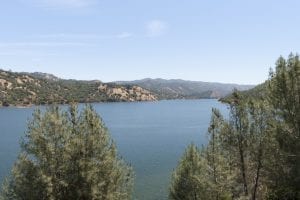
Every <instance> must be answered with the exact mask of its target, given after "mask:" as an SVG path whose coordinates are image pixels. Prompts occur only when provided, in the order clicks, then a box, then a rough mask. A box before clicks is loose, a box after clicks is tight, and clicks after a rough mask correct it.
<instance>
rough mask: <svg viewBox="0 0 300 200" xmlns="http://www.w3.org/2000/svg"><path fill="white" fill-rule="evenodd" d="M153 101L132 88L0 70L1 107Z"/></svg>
mask: <svg viewBox="0 0 300 200" xmlns="http://www.w3.org/2000/svg"><path fill="white" fill-rule="evenodd" d="M155 100H157V97H156V96H155V95H153V94H152V93H151V92H149V91H148V90H145V89H143V88H141V87H139V86H134V85H116V84H113V83H111V84H106V83H102V82H100V81H78V80H64V79H59V78H57V77H55V76H53V75H50V74H44V73H16V72H10V71H4V70H0V106H1V105H2V106H9V105H15V106H28V105H32V104H37V105H43V104H53V103H59V104H65V103H70V102H73V101H74V102H80V103H90V102H107V101H109V102H115V101H155Z"/></svg>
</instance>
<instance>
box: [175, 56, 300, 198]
mask: <svg viewBox="0 0 300 200" xmlns="http://www.w3.org/2000/svg"><path fill="white" fill-rule="evenodd" d="M262 87H265V89H264V92H265V94H264V95H265V96H264V98H249V97H247V96H245V95H241V94H240V93H239V92H237V91H236V92H234V93H233V94H232V96H231V98H230V101H228V102H229V103H230V104H229V106H230V117H229V119H224V118H223V117H222V116H221V114H220V113H219V111H217V110H216V109H213V111H212V118H211V123H210V126H209V130H208V133H209V138H210V139H209V143H208V145H207V146H206V147H204V148H202V149H201V150H198V149H197V148H196V147H195V146H193V145H192V146H190V147H188V149H187V151H186V153H185V154H184V155H183V157H182V159H181V161H180V162H179V164H178V167H177V169H176V170H175V171H174V173H173V178H172V181H171V186H170V193H169V194H170V195H169V197H170V199H173V200H175V199H176V200H177V199H188V200H200V199H208V200H210V199H212V200H221V199H251V200H256V199H270V200H297V199H300V60H299V56H298V55H296V56H294V55H292V54H291V55H290V56H289V58H288V59H284V58H282V57H280V58H279V59H278V61H277V63H276V68H275V71H274V72H271V73H270V78H269V80H268V81H267V83H266V85H264V86H262Z"/></svg>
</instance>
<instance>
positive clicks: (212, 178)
mask: <svg viewBox="0 0 300 200" xmlns="http://www.w3.org/2000/svg"><path fill="white" fill-rule="evenodd" d="M223 126H224V119H223V116H222V115H221V113H220V111H219V110H217V109H215V108H213V109H212V116H211V121H210V125H209V127H208V135H209V143H208V145H207V147H206V148H205V154H206V160H207V162H206V163H207V169H208V170H207V177H209V180H208V181H209V182H210V184H209V185H210V186H211V188H209V189H208V190H210V191H212V192H211V197H210V199H214V200H220V199H227V198H229V196H230V185H231V181H232V180H231V179H232V177H231V176H230V163H229V160H228V159H227V157H226V156H227V155H226V153H225V151H224V150H223V149H222V141H221V133H222V131H223Z"/></svg>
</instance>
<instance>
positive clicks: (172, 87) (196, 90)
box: [116, 78, 254, 99]
mask: <svg viewBox="0 0 300 200" xmlns="http://www.w3.org/2000/svg"><path fill="white" fill-rule="evenodd" d="M116 83H117V84H121V85H122V84H129V85H138V86H140V87H142V88H145V89H147V90H149V91H151V92H153V93H155V94H157V96H158V97H159V98H160V99H200V98H222V97H225V96H226V95H228V94H230V93H232V91H233V90H234V89H238V90H241V91H243V90H248V89H251V88H253V87H254V85H238V84H224V83H209V82H201V81H185V80H180V79H171V80H165V79H150V78H147V79H142V80H136V81H119V82H116Z"/></svg>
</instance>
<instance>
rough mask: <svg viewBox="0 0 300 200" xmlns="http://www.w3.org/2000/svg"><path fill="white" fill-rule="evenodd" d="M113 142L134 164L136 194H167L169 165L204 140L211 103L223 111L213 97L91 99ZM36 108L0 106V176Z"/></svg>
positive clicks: (141, 199) (148, 199)
mask: <svg viewBox="0 0 300 200" xmlns="http://www.w3.org/2000/svg"><path fill="white" fill-rule="evenodd" d="M93 105H94V108H95V110H96V111H97V112H98V113H99V114H100V115H101V117H102V118H103V120H104V122H105V124H106V126H107V127H108V128H109V130H110V132H111V134H112V137H113V139H114V141H115V142H116V143H117V146H118V150H119V153H120V155H121V156H122V157H123V158H124V159H125V160H126V161H127V162H129V163H131V164H132V166H133V168H134V170H135V173H136V180H135V199H138V200H163V199H166V197H167V192H168V183H169V178H170V175H171V172H172V170H173V169H174V168H175V167H176V164H177V162H178V160H179V158H180V156H181V155H182V153H183V152H184V149H185V147H186V146H187V145H188V144H189V143H191V142H194V143H196V144H198V145H201V144H205V143H206V142H207V127H208V124H209V121H210V112H211V108H212V107H216V108H218V109H220V111H221V112H222V113H227V108H226V106H225V105H224V104H221V103H219V102H218V101H217V100H174V101H158V102H137V103H97V104H93ZM33 110H34V108H1V109H0V182H1V181H2V180H3V177H5V176H6V175H7V174H8V173H9V171H10V168H11V166H12V164H13V162H14V161H15V159H16V157H17V154H18V152H19V140H20V137H21V136H22V135H23V134H24V132H25V130H26V124H27V121H28V119H30V117H31V114H32V112H33Z"/></svg>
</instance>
